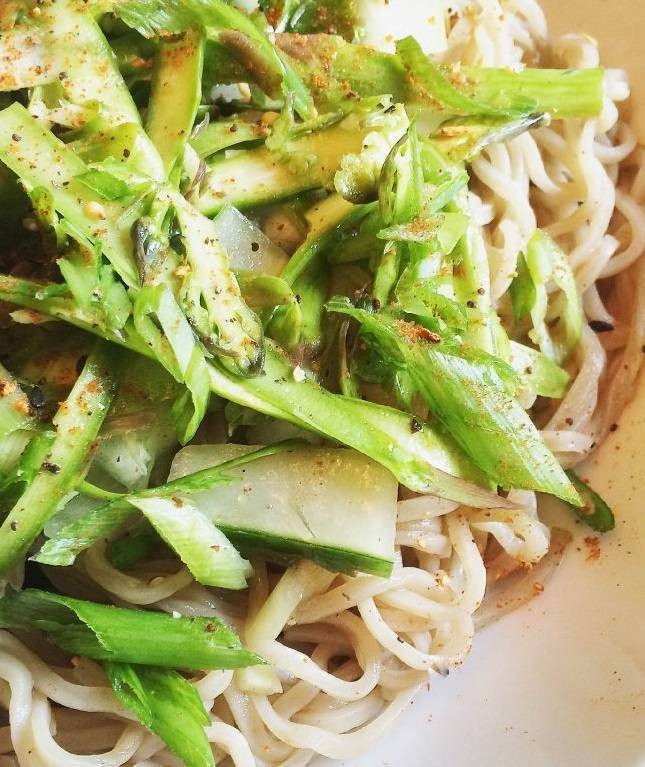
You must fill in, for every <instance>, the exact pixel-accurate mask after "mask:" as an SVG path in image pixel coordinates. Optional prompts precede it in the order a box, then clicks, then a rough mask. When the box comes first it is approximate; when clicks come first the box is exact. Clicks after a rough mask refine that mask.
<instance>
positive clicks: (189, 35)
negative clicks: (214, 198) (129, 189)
mask: <svg viewBox="0 0 645 767" xmlns="http://www.w3.org/2000/svg"><path fill="white" fill-rule="evenodd" d="M203 58H204V39H203V36H202V34H201V33H200V32H195V31H189V32H186V33H185V34H184V35H183V36H182V37H181V38H180V39H179V40H175V41H170V42H162V43H161V45H160V47H159V53H158V54H157V66H156V69H155V73H154V76H153V79H152V92H151V95H150V103H149V105H148V111H147V113H146V132H147V133H148V135H149V136H150V139H151V140H152V143H153V144H154V145H155V147H156V148H157V151H158V152H159V156H160V157H161V159H162V161H163V164H164V170H165V172H166V176H167V177H168V178H170V179H171V180H173V181H175V182H177V183H178V182H179V176H180V172H181V168H180V163H181V161H182V159H183V153H184V149H185V147H186V144H187V142H188V139H189V136H190V132H191V131H192V129H193V124H194V122H195V117H196V115H197V108H198V107H199V102H200V97H201V77H202V66H203Z"/></svg>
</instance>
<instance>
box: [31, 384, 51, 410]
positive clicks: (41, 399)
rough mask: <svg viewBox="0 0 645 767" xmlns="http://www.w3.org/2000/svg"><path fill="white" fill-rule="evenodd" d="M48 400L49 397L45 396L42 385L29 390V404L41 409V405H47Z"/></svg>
mask: <svg viewBox="0 0 645 767" xmlns="http://www.w3.org/2000/svg"><path fill="white" fill-rule="evenodd" d="M46 402H47V398H46V397H45V393H44V392H43V390H42V389H41V388H40V386H34V387H33V388H32V390H31V391H30V392H29V404H30V405H31V406H32V407H33V408H35V409H36V410H39V409H40V408H41V407H44V406H45V403H46Z"/></svg>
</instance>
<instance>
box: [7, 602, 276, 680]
mask: <svg viewBox="0 0 645 767" xmlns="http://www.w3.org/2000/svg"><path fill="white" fill-rule="evenodd" d="M0 625H1V626H3V627H5V628H14V629H24V630H27V631H33V630H40V631H44V632H45V633H46V634H47V636H48V637H49V638H50V639H51V640H52V642H54V643H55V644H57V645H58V646H59V647H61V648H62V649H63V650H65V651H66V652H69V653H72V654H74V655H84V656H85V657H87V658H93V659H95V660H107V661H120V662H123V663H139V664H141V665H145V666H162V667H164V668H180V669H194V670H202V669H221V668H243V667H244V666H253V665H257V664H260V663H263V661H262V659H261V658H259V657H258V656H257V655H255V654H254V653H252V652H250V651H249V650H246V649H245V648H244V647H242V644H241V642H240V640H239V638H238V637H237V635H236V634H235V633H234V632H233V631H232V630H231V629H230V628H228V626H226V625H225V624H224V623H222V621H220V620H219V619H218V618H214V617H213V618H184V617H179V618H175V617H173V616H172V615H167V614H165V613H160V612H144V611H142V610H130V609H125V608H122V607H113V606H112V605H101V604H97V603H95V602H87V601H85V600H81V599H73V598H72V597H65V596H60V595H59V594H51V593H49V592H47V591H40V590H38V589H26V590H25V591H10V592H8V593H7V594H6V596H4V597H3V598H2V599H0ZM155 637H163V641H162V642H159V641H150V639H151V638H155Z"/></svg>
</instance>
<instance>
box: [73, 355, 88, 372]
mask: <svg viewBox="0 0 645 767" xmlns="http://www.w3.org/2000/svg"><path fill="white" fill-rule="evenodd" d="M86 362H87V354H82V355H81V356H80V357H79V358H78V359H77V360H76V375H77V376H80V374H81V373H82V372H83V368H84V367H85V363H86Z"/></svg>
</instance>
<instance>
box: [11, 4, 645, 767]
mask: <svg viewBox="0 0 645 767" xmlns="http://www.w3.org/2000/svg"><path fill="white" fill-rule="evenodd" d="M451 8H452V11H451V16H452V25H451V31H450V36H449V47H448V50H447V52H446V53H445V54H444V56H443V59H444V61H446V62H462V63H465V64H472V65H476V66H494V67H503V66H512V65H514V64H518V63H520V62H524V63H527V64H530V65H531V66H536V65H537V66H557V67H595V66H597V65H598V50H597V47H596V45H595V43H594V42H593V41H591V40H590V39H589V38H587V37H584V36H578V35H566V36H564V37H562V38H559V39H556V40H551V39H549V37H548V34H547V27H546V22H545V19H544V16H543V14H542V12H541V10H540V8H539V6H538V4H537V3H536V2H535V1H534V0H499V1H498V0H477V2H476V3H473V2H472V0H456V1H453V2H451ZM628 95H629V88H628V84H627V82H626V79H625V77H624V75H623V74H622V73H621V72H618V71H609V72H608V73H607V88H606V100H605V106H604V109H603V112H602V114H601V115H600V117H598V118H597V119H593V120H587V121H583V120H562V121H558V122H557V123H554V124H553V125H552V126H551V127H541V128H539V129H537V130H534V131H532V132H531V133H524V134H523V135H521V136H519V137H518V138H515V139H513V140H512V141H510V142H508V143H506V144H495V145H493V146H489V147H488V148H486V149H485V150H484V151H483V153H482V154H481V156H480V157H479V158H478V159H477V160H475V161H474V162H473V163H472V166H471V188H470V203H471V207H472V211H473V216H474V220H475V223H476V224H478V225H479V227H480V235H479V242H478V247H479V248H480V249H481V252H482V253H484V252H485V254H486V256H487V258H488V261H489V264H490V268H491V292H492V296H493V301H494V302H495V303H496V308H497V310H498V312H499V313H500V314H501V315H502V316H503V315H504V313H505V311H507V312H508V307H505V306H504V303H503V302H504V300H506V299H504V298H503V296H504V294H505V293H506V291H507V289H508V287H509V285H510V283H511V280H512V279H513V276H514V272H515V265H516V259H517V254H518V252H520V251H521V250H522V249H523V248H524V247H525V245H526V243H527V241H528V239H529V238H530V236H531V235H532V233H533V232H534V231H535V228H536V226H537V227H541V228H544V229H545V230H546V231H547V232H548V233H549V234H550V235H551V236H553V237H554V238H555V239H556V240H557V242H558V244H559V245H560V246H561V247H562V248H563V249H564V250H565V251H566V252H567V253H568V254H569V257H570V261H571V264H572V266H573V268H574V270H575V275H576V280H577V285H578V288H579V291H580V293H581V294H583V295H584V308H585V313H586V317H587V324H586V326H585V329H584V333H583V338H582V342H581V344H580V347H579V349H578V351H577V352H576V355H575V358H574V360H573V361H572V362H571V363H570V368H571V369H570V372H571V373H572V375H573V376H574V378H575V380H574V383H573V385H572V386H571V389H570V391H569V393H568V394H567V396H566V397H565V398H564V400H563V401H561V402H560V403H558V404H557V409H554V410H549V409H545V405H544V404H543V403H542V402H537V403H533V402H523V404H524V405H525V406H526V407H531V406H533V405H534V404H535V408H534V411H533V413H534V417H535V420H536V423H538V425H539V426H540V427H541V429H542V433H543V436H544V438H545V440H546V442H547V444H548V446H549V447H550V448H551V450H553V451H554V452H555V453H556V455H557V456H558V457H559V458H560V460H561V461H562V463H563V465H565V466H572V465H575V464H576V463H577V462H579V461H580V460H582V459H583V458H585V457H586V456H588V455H589V453H590V452H591V451H592V450H593V449H594V447H595V446H596V445H597V444H599V443H600V442H601V441H602V440H603V438H604V437H605V436H606V434H607V432H608V431H609V430H610V429H611V427H612V425H613V424H614V423H615V422H616V420H617V418H618V416H619V415H620V413H621V411H622V409H623V407H624V406H625V404H626V403H627V401H628V400H629V399H630V397H631V396H632V394H633V390H634V385H635V381H636V377H637V373H638V370H639V368H640V364H641V359H642V357H643V348H644V345H645V259H642V258H641V256H642V254H643V252H644V250H645V207H644V204H645V150H643V149H638V148H637V147H636V139H635V136H634V134H633V132H632V131H631V129H630V128H629V126H628V125H626V124H625V123H623V122H621V120H620V117H619V112H618V107H617V104H618V103H619V102H622V101H624V100H625V99H627V97H628ZM594 328H595V330H594ZM599 330H602V331H604V332H597V331H599ZM510 498H511V500H513V501H516V502H517V504H518V507H520V510H517V511H510V512H509V511H508V510H506V509H505V510H495V509H491V510H475V511H473V510H469V509H465V508H458V507H457V506H456V505H455V504H454V503H451V502H447V501H444V500H439V499H435V498H432V497H414V496H411V495H410V494H408V496H407V497H404V498H403V499H402V500H401V501H400V502H399V510H398V512H399V513H398V526H397V539H396V542H397V546H398V554H397V562H396V564H395V568H394V572H393V574H392V577H391V578H389V579H383V578H378V577H373V576H365V575H362V576H358V577H349V576H344V575H335V574H333V573H329V572H327V571H326V570H323V569H321V568H319V567H317V566H316V565H314V564H312V563H309V562H300V563H298V564H295V565H293V566H291V567H290V568H289V569H287V570H286V571H284V572H283V571H281V570H279V569H278V568H273V567H271V566H267V564H266V563H264V562H262V561H254V562H253V566H254V569H255V576H254V578H253V580H252V582H251V585H250V589H249V591H248V592H247V593H245V594H243V595H239V594H232V593H224V592H223V593H216V592H215V591H214V590H209V589H207V588H205V587H203V586H200V585H199V584H197V583H195V582H194V581H193V580H192V577H191V576H190V574H189V573H188V571H187V570H185V569H181V570H180V571H178V572H177V571H176V563H175V562H170V561H158V562H154V563H150V562H147V563H146V565H145V571H143V570H141V569H139V570H137V569H135V570H133V571H131V572H129V573H128V574H125V573H123V572H120V571H119V570H116V569H115V568H114V567H113V566H112V565H111V564H110V562H109V560H108V559H107V557H106V555H105V547H104V546H103V547H102V546H96V547H94V548H93V549H91V550H89V551H88V552H86V553H85V554H84V555H83V556H82V557H81V558H79V561H78V563H77V565H76V566H75V567H74V568H73V569H72V570H65V571H64V572H63V573H61V571H60V569H57V570H56V571H52V572H51V577H52V580H54V582H55V585H57V586H58V587H59V588H61V589H63V590H64V591H66V592H68V593H72V594H75V595H78V596H81V597H87V596H90V597H94V598H98V599H101V598H103V599H106V598H107V599H110V600H111V601H113V602H114V603H116V604H119V605H126V606H127V605H133V606H141V607H144V606H145V607H152V608H156V609H159V610H164V611H167V612H169V613H172V612H174V611H176V612H179V613H181V614H183V615H189V616H190V615H200V616H213V615H218V616H220V617H222V618H223V619H224V620H226V621H227V622H228V623H230V624H231V625H232V626H233V627H234V628H235V629H236V630H238V631H239V632H240V634H241V636H242V637H243V638H244V640H245V641H246V643H247V644H248V646H249V647H250V648H251V649H253V650H254V651H256V652H258V653H259V654H261V655H262V656H264V657H265V658H266V659H267V660H268V661H269V662H270V664H272V665H271V667H270V668H256V669H246V670H244V671H241V672H233V671H214V672H210V673H207V674H205V675H204V676H202V677H201V678H196V679H194V682H193V683H194V685H195V687H196V689H197V691H198V692H199V695H200V696H201V697H202V699H203V700H204V702H205V705H206V708H207V709H208V710H210V711H211V712H212V724H211V726H210V727H209V728H208V730H207V733H208V738H209V740H210V742H211V743H212V744H213V745H214V748H215V753H216V756H218V758H219V761H218V764H223V765H235V767H254V765H256V764H266V765H275V766H277V765H281V767H305V765H307V764H309V763H310V762H311V760H312V759H313V758H314V757H315V756H316V755H318V754H322V755H324V756H326V757H330V758H332V759H351V758H353V757H355V756H357V755H359V754H361V753H364V752H365V751H366V750H368V749H369V748H371V747H372V746H373V745H374V743H375V741H376V740H377V738H378V737H379V736H380V735H381V734H382V733H383V732H384V730H385V729H386V728H387V726H388V725H389V724H390V723H391V722H392V721H393V720H394V719H395V718H396V717H398V716H399V715H400V714H401V713H402V712H403V711H404V710H405V709H406V707H407V706H408V704H409V703H410V701H411V700H412V699H413V697H414V696H415V694H416V693H417V691H418V690H419V688H420V687H421V686H422V685H425V684H427V682H428V680H429V672H430V671H435V672H438V673H439V674H446V673H447V671H448V670H449V669H450V668H451V667H454V666H455V665H458V664H460V663H461V662H462V661H463V660H464V659H465V657H466V656H467V654H468V652H469V649H470V647H471V644H472V641H473V635H474V615H475V613H476V611H477V609H478V607H479V606H480V604H481V603H482V600H483V598H484V594H485V591H486V585H487V568H488V581H489V582H490V581H491V580H492V579H493V578H494V577H496V575H499V574H500V573H502V571H504V570H506V571H508V570H512V569H513V568H517V567H518V563H519V565H524V566H531V565H533V564H535V563H537V562H539V561H540V560H541V559H542V558H543V557H544V556H545V555H546V554H547V552H548V550H549V543H550V531H549V529H548V528H547V527H546V526H545V525H544V524H542V523H541V522H540V521H539V519H538V514H537V500H536V497H535V494H534V493H530V492H524V491H523V492H517V491H515V492H513V493H512V494H511V495H510ZM493 539H494V542H493ZM491 551H492V552H493V555H492V556H491ZM485 558H486V565H485ZM141 567H142V566H141V565H139V568H141ZM493 573H495V574H496V575H493ZM25 642H27V643H28V645H27V644H24V643H23V642H21V641H19V640H18V639H17V638H15V637H14V636H12V635H11V634H9V633H8V632H5V631H0V680H2V681H0V702H1V703H2V705H3V706H4V707H5V708H6V709H7V710H8V712H9V716H8V722H9V724H8V725H7V726H5V727H2V728H0V767H14V765H16V764H20V765H22V767H41V766H42V767H45V766H47V767H99V765H100V766H101V767H118V766H119V765H126V764H127V765H137V766H138V767H156V766H159V765H164V766H167V767H174V766H175V765H177V767H180V765H181V763H180V761H179V760H178V759H177V758H176V757H175V756H173V755H171V754H170V753H169V752H168V751H166V750H164V745H163V743H162V742H161V741H160V740H159V739H158V738H157V737H156V736H154V735H151V734H150V733H148V732H147V731H146V730H145V729H144V728H143V727H141V726H140V725H139V724H137V723H135V722H134V721H133V715H132V714H130V713H129V712H128V711H126V710H124V709H123V708H122V707H121V706H120V705H119V704H118V703H117V701H116V698H115V697H114V695H113V693H112V691H111V689H110V688H109V686H108V684H107V680H106V678H105V676H104V675H103V672H102V670H101V668H100V666H99V665H98V664H95V663H93V662H91V661H87V660H81V659H73V662H72V665H71V667H70V665H69V661H68V659H67V658H66V657H65V656H63V655H62V654H61V655H59V654H56V655H52V650H51V648H47V649H46V650H45V649H43V647H41V646H39V645H38V644H37V643H35V640H33V639H29V638H27V639H25ZM260 690H263V691H264V694H261V693H260ZM277 690H282V691H281V692H276V691H277Z"/></svg>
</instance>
